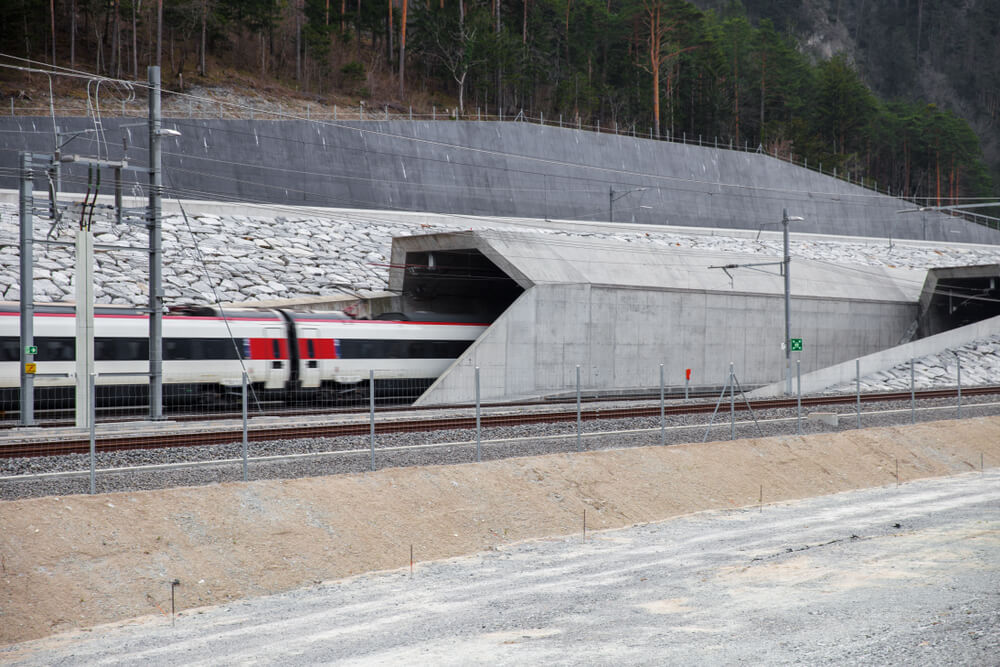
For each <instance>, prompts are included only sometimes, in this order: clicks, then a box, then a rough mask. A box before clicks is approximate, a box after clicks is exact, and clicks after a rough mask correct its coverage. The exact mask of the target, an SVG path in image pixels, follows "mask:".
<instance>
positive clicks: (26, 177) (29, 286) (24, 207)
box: [11, 98, 35, 426]
mask: <svg viewBox="0 0 1000 667" xmlns="http://www.w3.org/2000/svg"><path fill="white" fill-rule="evenodd" d="M13 99H14V98H11V100H13ZM11 104H12V105H13V102H11ZM33 189H34V182H33V180H32V175H31V153H21V179H20V188H19V190H20V192H19V209H20V210H19V215H18V217H19V219H20V223H21V239H20V253H21V309H20V311H21V312H20V314H21V327H20V328H21V331H20V334H21V340H20V342H21V368H20V374H21V426H33V425H34V423H35V375H34V373H28V372H27V369H28V364H34V363H35V355H34V354H33V353H31V352H29V350H33V349H34V347H33V346H34V344H35V334H34V331H35V329H34V327H35V287H34V252H35V250H34V248H35V245H34V238H35V229H34V223H33V222H32V209H33V208H34V206H35V202H34V195H33V192H32V191H33Z"/></svg>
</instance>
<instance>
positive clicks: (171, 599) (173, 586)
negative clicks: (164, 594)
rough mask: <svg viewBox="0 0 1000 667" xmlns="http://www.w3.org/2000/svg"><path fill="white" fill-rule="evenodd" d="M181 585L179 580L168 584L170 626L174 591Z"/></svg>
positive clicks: (171, 623)
mask: <svg viewBox="0 0 1000 667" xmlns="http://www.w3.org/2000/svg"><path fill="white" fill-rule="evenodd" d="M180 585H181V581H180V579H174V580H173V581H171V582H170V625H171V626H173V624H174V589H175V588H177V587H178V586H180Z"/></svg>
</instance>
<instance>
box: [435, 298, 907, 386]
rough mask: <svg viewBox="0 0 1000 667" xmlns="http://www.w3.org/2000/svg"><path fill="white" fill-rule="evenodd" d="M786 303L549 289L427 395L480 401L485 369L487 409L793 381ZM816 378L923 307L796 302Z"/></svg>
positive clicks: (896, 331)
mask: <svg viewBox="0 0 1000 667" xmlns="http://www.w3.org/2000/svg"><path fill="white" fill-rule="evenodd" d="M783 304H784V302H783V299H782V297H781V296H772V295H760V294H746V293H718V292H697V291H668V290H653V289H631V290H629V289H623V288H621V287H613V288H607V287H601V286H599V285H566V284H558V285H538V286H535V287H533V288H531V289H529V290H528V291H527V292H525V293H524V294H522V295H521V297H520V298H519V299H518V300H517V301H515V302H514V304H513V305H512V306H511V307H510V308H508V309H507V311H506V312H505V313H504V314H503V315H502V316H501V317H500V318H499V319H498V320H497V321H496V322H495V323H494V324H493V326H492V327H490V329H489V331H487V332H486V333H485V334H484V335H483V337H482V338H481V339H480V340H479V341H477V342H476V343H475V344H474V345H473V346H472V347H471V348H469V350H467V351H466V353H465V354H464V355H463V356H462V357H460V358H459V359H458V360H457V361H456V362H455V364H454V365H453V366H452V368H451V369H449V371H448V372H446V373H445V374H444V375H442V376H441V378H439V379H438V381H437V382H436V383H435V384H434V385H433V386H432V387H431V388H430V389H429V390H428V391H427V392H426V393H425V394H424V396H423V397H422V398H421V399H420V404H422V405H435V404H440V403H450V402H463V401H470V400H472V398H473V396H474V387H475V384H474V382H475V380H474V373H475V367H476V366H479V367H480V387H481V396H482V398H483V400H507V399H514V398H523V397H525V396H537V395H544V394H548V393H556V392H567V391H574V390H575V387H576V365H577V364H579V365H580V367H581V369H580V370H581V386H582V387H583V389H584V391H591V390H599V391H602V392H607V391H615V390H628V389H636V388H649V387H657V386H659V364H661V363H662V364H664V372H665V376H666V384H667V385H672V386H678V385H682V384H683V382H684V371H685V369H686V368H691V369H692V383H693V384H694V385H713V386H714V385H723V384H725V383H726V381H727V379H728V373H729V363H730V362H733V363H735V365H736V366H735V368H736V373H737V376H738V378H739V380H740V382H741V384H743V385H744V386H754V385H760V384H765V383H769V382H773V381H776V380H778V379H780V378H781V377H782V373H783V372H784V352H783V351H782V349H781V340H782V338H783V336H784V320H783V318H782V315H781V313H782V312H783V308H784V305H783ZM792 308H793V310H794V312H795V314H796V331H800V332H801V333H802V337H803V338H804V339H805V340H806V341H807V343H806V346H805V350H804V351H803V357H802V370H803V372H809V371H811V370H814V369H818V368H823V367H825V366H829V365H831V364H835V363H838V362H841V361H843V360H845V359H853V358H854V357H857V356H860V355H862V354H868V353H870V352H873V351H875V350H881V349H884V348H886V347H890V346H892V345H895V344H896V342H898V340H899V338H900V337H901V336H902V335H903V333H904V332H905V331H906V329H907V327H908V326H909V325H910V324H911V323H912V322H913V319H914V318H915V316H916V304H912V303H896V302H865V301H848V300H846V299H845V300H835V299H833V300H831V299H808V298H797V299H793V303H792Z"/></svg>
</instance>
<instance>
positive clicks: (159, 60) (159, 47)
mask: <svg viewBox="0 0 1000 667" xmlns="http://www.w3.org/2000/svg"><path fill="white" fill-rule="evenodd" d="M156 66H157V67H159V68H160V69H161V70H162V69H163V0H156Z"/></svg>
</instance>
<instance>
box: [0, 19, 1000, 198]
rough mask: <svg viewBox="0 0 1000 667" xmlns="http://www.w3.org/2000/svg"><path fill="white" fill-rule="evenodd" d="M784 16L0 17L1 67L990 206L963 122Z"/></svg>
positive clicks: (989, 183) (975, 143) (974, 140)
mask: <svg viewBox="0 0 1000 667" xmlns="http://www.w3.org/2000/svg"><path fill="white" fill-rule="evenodd" d="M928 2H930V0H928ZM758 4H760V3H758ZM792 4H795V3H792ZM793 15H794V14H793V13H792V12H789V13H788V14H787V16H788V17H789V21H787V22H786V25H781V26H778V25H776V22H775V21H774V20H772V18H757V19H755V20H751V19H750V18H748V15H747V11H746V9H745V8H744V6H743V5H741V4H740V3H739V2H729V3H726V4H725V5H724V6H722V7H721V8H719V9H717V10H713V9H707V10H702V9H699V8H697V7H696V6H695V5H693V4H691V3H688V2H685V1H684V0H416V1H415V2H412V3H411V2H410V0H381V2H373V1H372V0H0V19H2V21H0V24H2V25H3V30H2V31H0V52H2V53H3V54H8V55H12V56H17V57H21V58H29V59H32V60H35V61H40V62H44V63H52V64H56V65H58V66H62V67H71V68H75V69H81V70H86V71H89V72H93V73H97V74H101V75H104V76H109V77H115V78H125V79H140V78H144V76H145V74H144V71H145V67H146V66H147V65H150V64H160V65H161V67H162V68H163V79H164V81H165V83H166V85H168V86H171V87H176V86H178V85H183V84H184V83H188V84H191V83H198V82H199V81H203V82H205V83H206V85H207V84H209V83H210V82H211V81H213V80H216V79H214V78H213V77H215V76H217V75H218V71H220V70H227V71H232V70H237V71H243V72H244V73H245V74H247V75H248V76H250V77H252V78H254V79H256V80H258V81H261V80H272V79H274V80H280V81H282V82H284V83H285V84H286V85H289V86H291V87H293V88H294V89H295V90H297V91H299V93H300V94H303V95H306V96H309V97H311V98H313V99H317V100H319V101H322V100H323V99H324V97H325V96H328V95H333V94H340V95H345V94H346V95H349V96H353V97H354V98H355V99H361V100H367V101H369V102H370V103H371V104H373V105H375V106H379V107H381V106H382V105H389V106H390V107H393V108H405V107H406V106H407V105H412V104H414V100H415V99H419V100H424V101H427V100H431V101H436V102H437V103H438V104H441V105H442V106H445V105H447V106H453V107H455V108H456V109H457V110H458V111H459V113H460V114H463V113H469V112H470V110H478V109H482V110H484V111H485V112H489V113H497V111H498V110H501V109H502V110H503V112H504V113H505V114H516V113H518V112H520V111H523V112H524V113H525V114H529V115H531V116H534V117H538V116H539V115H542V114H544V116H545V117H546V118H552V119H554V118H557V117H562V118H564V119H566V120H567V121H569V122H573V123H576V122H577V121H579V122H581V123H583V124H587V125H597V124H600V125H601V126H602V127H612V126H617V127H620V128H623V129H624V130H626V131H630V130H631V129H635V130H636V131H637V133H640V134H646V135H647V136H648V135H649V134H653V135H654V136H660V137H681V136H684V137H688V138H695V137H698V136H701V137H705V138H706V140H709V139H710V138H713V137H718V138H719V141H720V142H723V143H728V142H729V141H730V140H731V141H732V142H734V143H735V144H737V145H744V144H746V145H748V146H750V147H755V146H758V147H760V148H761V150H766V151H767V152H768V153H772V154H773V153H776V154H778V155H782V156H785V157H794V159H795V160H796V161H801V160H807V161H808V162H809V163H810V164H814V165H819V164H822V165H823V168H824V170H825V171H827V172H830V171H832V170H833V169H837V170H838V173H840V174H844V175H848V174H849V175H851V177H852V179H853V180H858V179H863V180H864V181H865V182H866V183H868V184H870V185H874V184H877V186H878V188H879V189H880V190H882V191H886V190H887V189H888V190H889V191H891V192H892V193H893V194H900V195H903V196H918V197H926V198H929V199H933V200H936V201H937V202H939V203H941V204H947V203H954V202H957V201H960V200H962V199H963V198H970V197H986V196H989V195H991V194H996V188H995V185H994V183H993V179H992V178H991V175H990V171H989V169H988V168H987V166H986V163H985V161H984V158H983V153H982V149H981V146H980V140H979V138H978V137H977V135H976V133H975V132H974V131H973V130H972V128H971V127H970V125H969V124H968V123H967V122H966V121H965V120H963V119H961V118H959V117H958V116H956V115H955V114H954V113H952V112H951V111H949V110H947V109H944V108H941V107H939V106H936V105H934V104H931V103H928V102H926V101H918V100H913V99H907V98H905V97H904V96H902V95H897V96H896V97H895V98H894V99H886V100H883V99H879V98H878V97H876V95H875V94H874V93H873V92H872V91H871V89H870V88H869V87H868V85H866V83H865V81H864V79H863V78H862V75H861V74H860V73H859V70H858V67H857V66H856V63H855V62H854V60H853V59H852V58H851V57H850V56H848V55H847V54H845V53H837V54H834V55H832V56H831V57H829V58H815V57H811V56H809V55H806V54H805V53H804V52H803V50H802V49H800V48H799V45H798V44H797V43H796V41H795V38H794V37H793V36H792V35H793V31H792V30H791V28H790V26H789V25H787V23H790V22H791V21H790V19H791V18H792V17H793ZM774 18H777V17H774ZM883 48H888V47H883ZM903 74H905V75H907V76H909V74H906V73H902V74H901V76H902V75H903ZM0 76H2V77H3V78H4V79H6V80H8V81H9V80H10V77H11V76H12V75H11V73H10V72H0ZM2 80H3V79H0V81H2Z"/></svg>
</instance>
